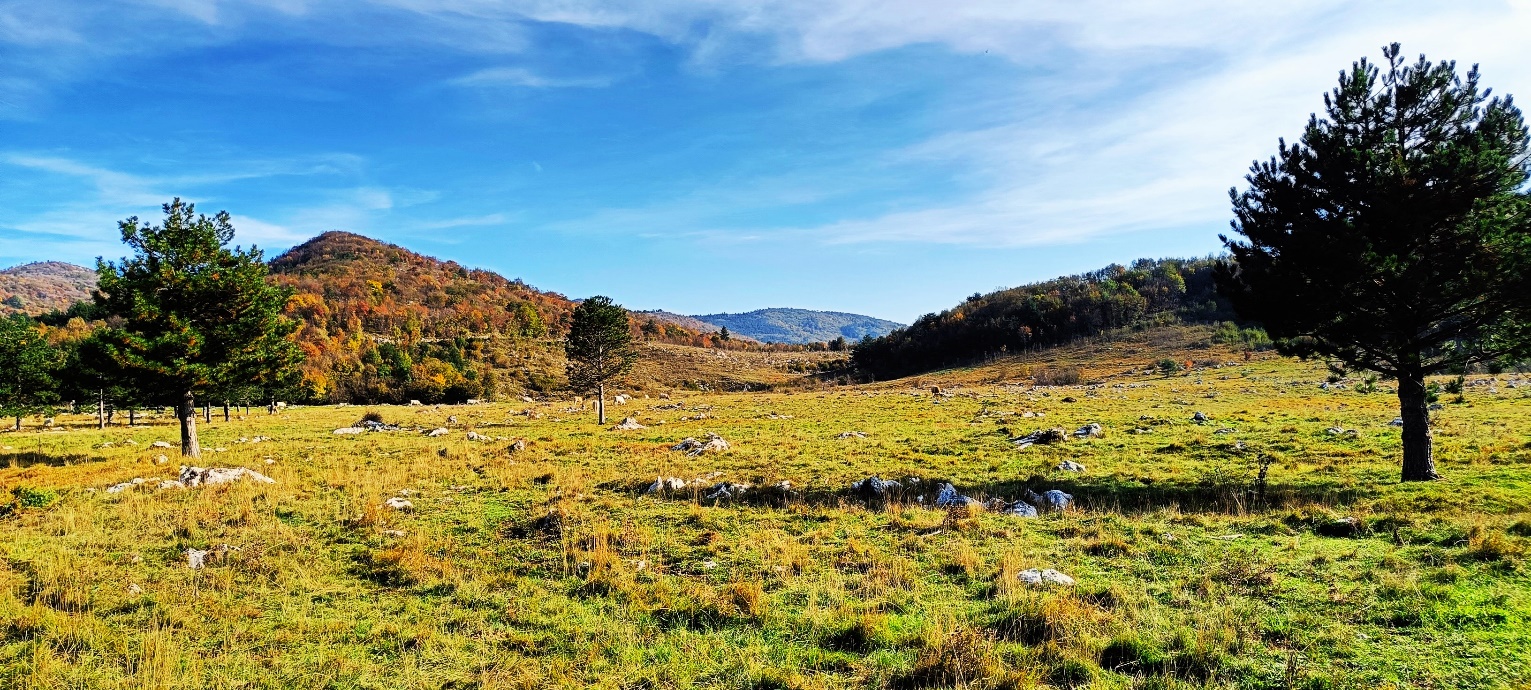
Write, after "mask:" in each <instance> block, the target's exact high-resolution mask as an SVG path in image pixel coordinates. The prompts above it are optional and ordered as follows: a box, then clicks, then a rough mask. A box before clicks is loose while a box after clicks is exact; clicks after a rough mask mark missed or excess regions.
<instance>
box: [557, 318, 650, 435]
mask: <svg viewBox="0 0 1531 690" xmlns="http://www.w3.org/2000/svg"><path fill="white" fill-rule="evenodd" d="M564 356H565V357H567V358H568V368H567V371H568V374H569V385H570V387H572V388H574V390H576V391H580V392H585V391H591V390H594V391H595V392H596V419H597V423H599V424H605V423H606V384H607V383H608V382H610V381H612V380H613V379H616V378H617V377H620V376H622V375H624V374H626V373H627V372H628V371H631V370H632V368H633V364H634V363H635V362H636V361H637V359H638V352H637V350H635V349H634V348H633V334H632V330H631V329H630V328H629V325H628V318H627V310H626V309H623V308H622V307H621V306H619V305H617V304H615V303H613V302H612V301H611V298H610V297H600V296H597V297H591V298H590V299H587V300H585V301H584V302H581V303H580V305H579V306H578V307H575V308H574V314H573V315H572V316H571V321H570V324H569V337H568V339H567V340H565V341H564Z"/></svg>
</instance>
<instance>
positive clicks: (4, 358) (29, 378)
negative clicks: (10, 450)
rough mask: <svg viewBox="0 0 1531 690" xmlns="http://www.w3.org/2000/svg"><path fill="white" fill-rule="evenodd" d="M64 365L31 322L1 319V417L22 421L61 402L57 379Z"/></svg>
mask: <svg viewBox="0 0 1531 690" xmlns="http://www.w3.org/2000/svg"><path fill="white" fill-rule="evenodd" d="M61 364H62V362H61V361H60V357H59V356H58V350H57V349H56V348H54V347H52V346H50V345H49V344H48V341H47V340H46V339H44V338H43V335H42V332H41V331H39V330H38V329H37V326H36V324H34V323H32V320H31V319H29V318H27V317H26V316H24V315H21V314H12V315H10V316H8V317H3V318H0V414H4V415H6V416H9V417H15V419H16V428H17V429H20V428H21V418H22V417H24V416H26V415H29V414H35V413H38V412H43V411H45V410H47V409H49V406H50V405H52V404H53V403H55V402H57V401H58V393H57V390H56V388H57V381H56V378H55V375H56V374H57V373H58V369H59V366H60V365H61Z"/></svg>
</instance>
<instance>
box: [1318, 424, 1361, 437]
mask: <svg viewBox="0 0 1531 690" xmlns="http://www.w3.org/2000/svg"><path fill="white" fill-rule="evenodd" d="M1324 433H1326V434H1329V435H1330V436H1359V435H1360V432H1358V431H1356V430H1355V429H1346V428H1344V427H1338V426H1331V427H1329V428H1328V429H1324Z"/></svg>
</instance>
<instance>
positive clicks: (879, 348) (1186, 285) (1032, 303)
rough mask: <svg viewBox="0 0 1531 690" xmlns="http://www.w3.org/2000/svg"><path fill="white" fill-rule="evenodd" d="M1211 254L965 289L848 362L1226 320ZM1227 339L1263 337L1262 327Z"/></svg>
mask: <svg viewBox="0 0 1531 690" xmlns="http://www.w3.org/2000/svg"><path fill="white" fill-rule="evenodd" d="M1213 267H1214V261H1213V260H1212V259H1196V260H1181V259H1161V260H1151V259H1139V260H1138V261H1135V262H1133V263H1132V265H1131V266H1130V267H1128V266H1121V265H1111V266H1107V267H1106V268H1103V269H1100V270H1098V271H1093V272H1091V273H1086V274H1082V275H1075V276H1064V277H1060V278H1055V279H1052V280H1048V281H1044V282H1040V283H1032V284H1028V285H1022V286H1020V287H1015V288H1009V289H1006V290H999V291H996V292H991V293H989V294H987V295H982V294H979V295H973V296H972V297H970V298H968V299H967V300H966V301H964V302H963V303H962V304H959V305H957V306H955V307H952V308H951V309H947V310H946V311H943V312H941V313H939V314H926V315H925V316H922V317H920V318H919V319H918V320H916V321H915V322H914V323H913V324H910V325H909V326H908V327H905V328H900V329H898V330H895V331H893V332H891V333H889V334H887V335H885V336H882V337H878V338H872V339H869V340H865V341H863V342H861V343H860V344H858V345H857V346H856V348H855V352H854V361H855V363H856V366H857V367H858V368H859V369H860V370H861V371H862V372H863V373H865V374H867V375H870V376H872V377H875V378H878V379H887V378H893V377H898V376H907V375H910V374H917V373H920V372H925V371H932V370H935V369H940V368H944V367H951V366H959V365H964V364H971V363H975V362H979V361H983V360H985V359H989V358H994V357H1002V356H1004V355H1006V354H1011V353H1019V352H1023V351H1027V350H1035V349H1038V348H1045V347H1050V346H1054V345H1061V344H1065V343H1068V342H1070V341H1072V340H1074V339H1077V338H1083V337H1089V336H1093V335H1098V334H1100V333H1104V332H1107V331H1110V330H1113V329H1120V328H1128V327H1147V326H1164V325H1175V324H1183V323H1208V322H1213V321H1219V320H1232V319H1233V313H1232V311H1231V310H1230V309H1229V307H1228V304H1227V302H1226V300H1224V299H1223V298H1221V297H1219V296H1218V294H1217V288H1216V285H1215V284H1214V282H1213V279H1212V271H1213ZM1226 337H1233V338H1243V337H1248V338H1250V339H1251V343H1252V344H1262V343H1265V342H1268V341H1266V340H1265V339H1264V334H1263V332H1249V333H1247V334H1243V332H1241V331H1238V330H1237V329H1235V331H1234V332H1233V334H1232V335H1231V336H1226Z"/></svg>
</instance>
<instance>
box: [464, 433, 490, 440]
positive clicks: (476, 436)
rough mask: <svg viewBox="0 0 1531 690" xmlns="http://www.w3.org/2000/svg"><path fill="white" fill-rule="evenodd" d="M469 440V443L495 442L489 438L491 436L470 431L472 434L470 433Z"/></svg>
mask: <svg viewBox="0 0 1531 690" xmlns="http://www.w3.org/2000/svg"><path fill="white" fill-rule="evenodd" d="M467 439H468V440H469V441H493V440H494V438H492V437H489V436H485V435H483V434H481V433H478V432H477V431H470V432H468V434H467Z"/></svg>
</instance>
